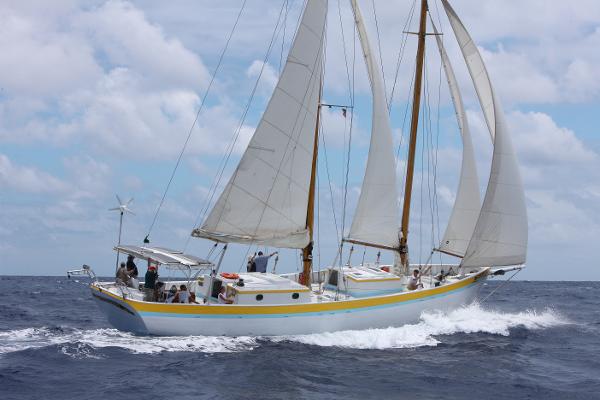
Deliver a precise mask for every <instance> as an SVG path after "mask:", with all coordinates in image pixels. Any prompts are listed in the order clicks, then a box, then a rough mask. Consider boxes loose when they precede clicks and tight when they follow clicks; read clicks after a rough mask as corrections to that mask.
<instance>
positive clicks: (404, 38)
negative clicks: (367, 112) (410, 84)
mask: <svg viewBox="0 0 600 400" xmlns="http://www.w3.org/2000/svg"><path fill="white" fill-rule="evenodd" d="M416 4H417V0H413V3H412V6H411V8H410V11H409V12H408V17H407V18H406V22H405V23H404V27H403V28H402V32H403V33H402V39H401V40H400V50H398V58H397V61H396V71H395V73H394V84H393V85H392V92H391V93H390V103H389V107H390V111H391V107H392V103H393V102H394V91H395V89H396V84H397V82H398V75H399V73H400V65H401V64H402V60H403V58H404V50H405V49H406V43H407V42H408V33H404V32H407V31H408V29H407V28H408V27H409V26H410V24H411V22H412V19H413V15H414V13H415V8H416V7H415V6H416ZM413 75H414V74H413ZM413 79H414V76H413Z"/></svg>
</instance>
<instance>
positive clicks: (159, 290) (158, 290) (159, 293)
mask: <svg viewBox="0 0 600 400" xmlns="http://www.w3.org/2000/svg"><path fill="white" fill-rule="evenodd" d="M164 287H165V283H164V282H161V281H158V282H156V284H155V285H154V301H160V302H164V301H165V300H166V298H167V297H166V293H165V292H164V290H163V289H164Z"/></svg>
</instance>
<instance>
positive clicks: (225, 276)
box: [221, 272, 240, 279]
mask: <svg viewBox="0 0 600 400" xmlns="http://www.w3.org/2000/svg"><path fill="white" fill-rule="evenodd" d="M221 276H222V277H223V278H225V279H239V277H240V276H239V275H238V274H230V273H228V272H221Z"/></svg>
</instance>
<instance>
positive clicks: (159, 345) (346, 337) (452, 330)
mask: <svg viewBox="0 0 600 400" xmlns="http://www.w3.org/2000/svg"><path fill="white" fill-rule="evenodd" d="M566 324H570V322H569V321H568V320H567V319H566V318H564V317H562V316H561V315H560V314H559V313H558V312H556V311H554V310H552V309H546V310H544V311H542V312H537V311H535V310H528V311H523V312H518V313H504V312H499V311H492V310H486V309H484V308H482V307H481V306H480V305H478V304H472V305H469V306H466V307H463V308H460V309H457V310H454V311H451V312H449V313H443V312H440V311H433V312H424V313H423V314H422V315H421V320H420V322H418V323H416V324H411V325H405V326H402V327H399V328H386V329H369V330H362V331H340V332H333V333H319V334H310V335H295V336H278V337H263V338H260V337H235V338H231V337H222V336H183V337H181V336H163V337H157V336H135V335H132V334H130V333H126V332H121V331H118V330H116V329H92V330H80V329H75V328H48V327H42V328H26V329H20V330H12V331H4V332H0V355H2V354H6V353H12V352H17V351H23V350H27V349H36V348H43V347H48V346H59V347H60V349H61V351H62V352H63V353H64V354H67V355H69V356H73V357H91V358H98V357H100V355H99V352H98V351H97V350H98V349H103V348H108V347H113V348H114V347H116V348H121V349H124V350H127V351H129V352H131V353H134V354H153V353H161V352H204V353H225V352H240V351H250V350H253V349H254V348H256V347H257V346H259V345H260V342H261V341H266V342H272V343H282V342H298V343H303V344H309V345H316V346H324V347H342V348H354V349H388V348H413V347H421V346H436V345H438V344H439V343H440V341H441V338H440V336H443V335H452V334H456V333H467V334H469V333H487V334H493V335H502V336H508V335H509V334H510V329H511V328H517V327H523V328H525V329H528V330H536V329H544V328H550V327H555V326H560V325H566Z"/></svg>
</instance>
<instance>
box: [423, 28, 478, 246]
mask: <svg viewBox="0 0 600 400" xmlns="http://www.w3.org/2000/svg"><path fill="white" fill-rule="evenodd" d="M432 26H433V30H434V33H435V34H436V35H435V38H436V41H437V45H438V49H439V51H440V57H441V60H442V65H443V66H444V72H445V73H446V79H447V81H448V87H449V88H450V96H451V97H452V102H453V103H454V110H455V111H456V119H457V120H458V127H459V129H460V135H461V138H462V143H463V153H462V164H461V169H460V180H459V183H458V190H457V192H456V200H455V202H454V207H453V208H452V213H451V214H450V219H449V221H448V226H447V227H446V232H445V233H444V236H443V239H442V241H441V243H440V245H439V248H438V250H440V251H442V252H444V253H447V254H452V255H455V256H459V257H462V256H464V255H465V252H466V250H467V246H468V245H469V241H470V240H471V236H473V230H474V229H475V223H476V222H477V217H478V216H479V210H480V208H481V199H480V196H479V180H478V178H477V167H476V164H475V154H474V151H473V142H472V140H471V132H470V130H469V122H468V120H467V115H466V113H465V107H464V105H463V100H462V96H461V94H460V90H459V88H458V82H457V81H456V76H455V75H454V70H453V68H452V64H450V59H449V58H448V54H447V53H446V49H445V48H444V44H443V42H442V38H441V36H440V35H438V34H437V33H438V31H437V28H436V27H435V24H433V21H432Z"/></svg>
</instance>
